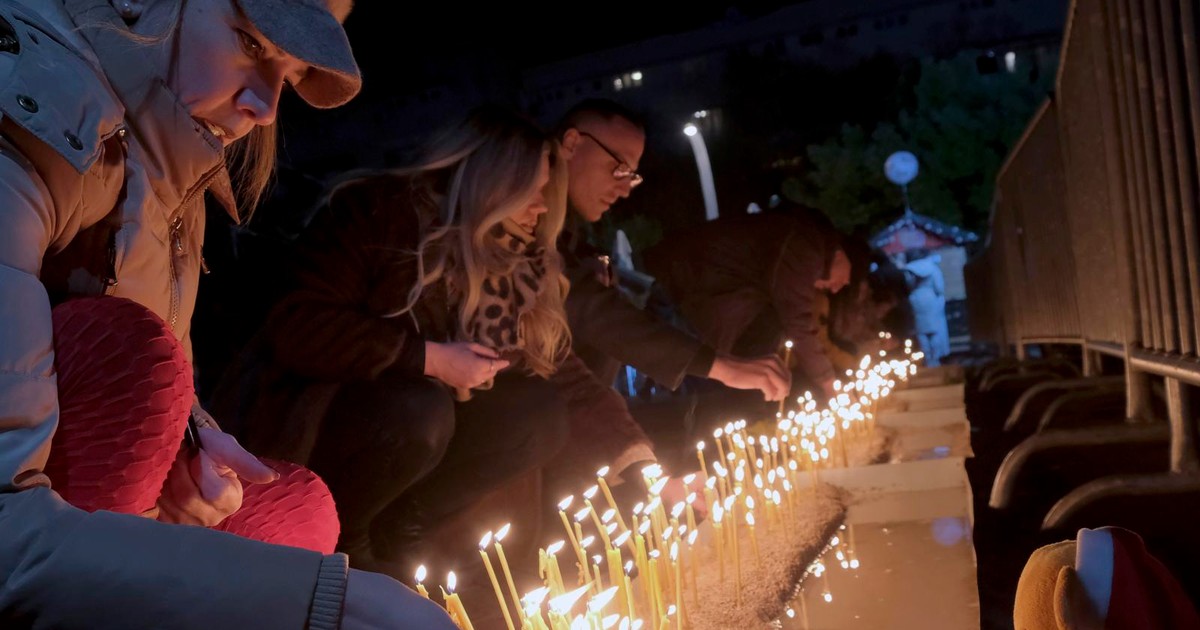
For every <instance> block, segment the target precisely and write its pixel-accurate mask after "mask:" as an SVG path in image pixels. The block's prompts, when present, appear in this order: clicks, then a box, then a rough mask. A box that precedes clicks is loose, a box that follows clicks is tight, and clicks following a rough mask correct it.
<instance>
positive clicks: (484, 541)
mask: <svg viewBox="0 0 1200 630" xmlns="http://www.w3.org/2000/svg"><path fill="white" fill-rule="evenodd" d="M490 544H492V532H488V533H486V534H484V535H483V538H480V539H479V548H480V549H487V547H488V545H490Z"/></svg>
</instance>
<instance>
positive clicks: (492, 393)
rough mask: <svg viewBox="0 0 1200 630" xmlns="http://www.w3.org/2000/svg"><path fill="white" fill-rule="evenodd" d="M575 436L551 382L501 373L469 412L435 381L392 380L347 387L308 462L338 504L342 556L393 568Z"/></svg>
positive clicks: (397, 376) (478, 393)
mask: <svg viewBox="0 0 1200 630" xmlns="http://www.w3.org/2000/svg"><path fill="white" fill-rule="evenodd" d="M567 433H568V425H567V410H566V405H565V404H564V403H563V402H562V400H561V399H560V398H559V396H558V394H557V393H556V391H555V388H554V386H552V385H551V384H550V383H548V382H547V381H546V380H545V379H541V378H537V377H530V376H524V375H520V374H501V375H498V376H497V377H496V380H495V384H494V386H493V388H492V389H490V390H486V391H476V392H475V393H474V396H473V398H472V399H471V400H469V401H466V402H461V403H460V402H456V401H455V400H454V398H453V396H452V394H451V393H450V391H449V390H448V389H447V388H446V387H445V386H443V385H441V384H440V383H438V382H436V381H434V380H432V379H428V378H414V377H411V376H407V375H400V374H384V375H382V376H381V377H380V378H378V379H376V380H374V381H359V382H354V383H349V384H347V385H345V386H343V387H342V389H341V390H340V391H339V392H338V394H337V396H336V397H335V398H334V400H333V403H332V404H331V406H330V411H329V413H328V414H327V415H326V417H325V420H324V421H323V424H322V427H321V432H320V435H319V437H318V440H317V445H316V448H315V450H314V452H313V457H312V459H311V460H310V462H309V463H310V467H311V468H312V470H313V471H314V472H316V473H317V474H318V475H320V476H321V477H322V478H323V479H324V480H325V482H326V483H327V484H328V485H329V488H330V490H331V491H332V492H333V498H334V501H335V502H336V503H337V508H338V515H339V517H340V520H341V526H342V532H341V536H340V537H339V542H338V547H339V549H340V550H343V551H346V552H348V553H350V554H351V559H352V560H353V559H354V556H355V554H356V553H363V552H364V551H369V552H370V553H372V554H373V555H374V556H375V557H377V558H384V559H387V560H393V559H395V558H393V556H394V555H395V554H397V553H399V549H398V548H399V547H402V546H403V545H405V544H406V543H409V542H415V541H413V540H411V539H412V538H419V536H420V534H421V533H422V532H424V531H425V530H427V529H428V528H429V527H430V526H431V525H432V524H435V523H436V522H437V521H438V520H440V519H444V518H445V517H447V516H450V515H452V514H454V513H455V512H457V511H459V510H461V509H463V508H465V507H467V506H469V505H471V504H472V503H473V502H474V501H476V500H478V499H479V498H481V497H482V496H483V495H485V494H487V493H488V492H490V491H492V490H494V489H495V488H497V487H499V486H500V485H501V484H503V483H504V482H505V481H507V480H509V479H511V478H513V477H515V476H517V475H519V474H522V473H524V472H526V471H529V470H531V469H533V468H537V467H541V466H542V465H544V464H545V463H546V462H547V461H548V460H550V459H551V458H552V457H554V456H555V455H556V454H557V453H558V451H559V450H561V449H562V447H563V445H564V444H565V443H566V440H567Z"/></svg>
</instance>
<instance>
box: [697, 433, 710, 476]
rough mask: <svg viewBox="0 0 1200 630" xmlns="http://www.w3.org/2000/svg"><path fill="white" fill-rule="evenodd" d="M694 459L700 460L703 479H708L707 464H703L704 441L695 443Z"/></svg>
mask: <svg viewBox="0 0 1200 630" xmlns="http://www.w3.org/2000/svg"><path fill="white" fill-rule="evenodd" d="M696 459H698V460H700V471H701V472H703V473H704V478H705V479H708V464H706V463H704V440H700V441H699V442H696Z"/></svg>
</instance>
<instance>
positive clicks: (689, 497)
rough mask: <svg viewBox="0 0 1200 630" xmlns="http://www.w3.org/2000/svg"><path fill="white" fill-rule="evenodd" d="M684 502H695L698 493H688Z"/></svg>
mask: <svg viewBox="0 0 1200 630" xmlns="http://www.w3.org/2000/svg"><path fill="white" fill-rule="evenodd" d="M684 502H685V503H688V504H691V503H695V502H696V493H695V492H693V493H691V494H689V495H687V498H686V499H684Z"/></svg>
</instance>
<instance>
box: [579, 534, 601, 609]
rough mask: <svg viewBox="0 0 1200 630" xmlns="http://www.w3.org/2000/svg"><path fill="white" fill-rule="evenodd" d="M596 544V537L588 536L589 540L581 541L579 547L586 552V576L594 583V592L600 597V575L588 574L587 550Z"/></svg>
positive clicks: (584, 556) (584, 564)
mask: <svg viewBox="0 0 1200 630" xmlns="http://www.w3.org/2000/svg"><path fill="white" fill-rule="evenodd" d="M594 542H596V537H595V536H588V537H587V538H584V539H583V540H581V541H579V546H580V547H582V548H583V549H584V550H585V551H584V552H583V553H584V555H583V571H584V574H585V575H587V579H588V581H593V588H592V591H593V592H595V593H596V594H597V595H599V594H600V591H601V590H602V589H601V587H600V574H599V573H591V574H588V569H587V566H588V564H587V551H586V550H587V548H588V547H591V546H592V543H594ZM581 586H582V585H581Z"/></svg>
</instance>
